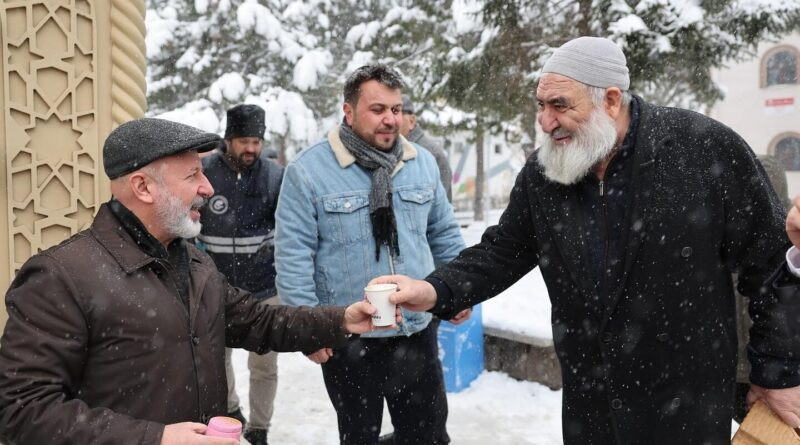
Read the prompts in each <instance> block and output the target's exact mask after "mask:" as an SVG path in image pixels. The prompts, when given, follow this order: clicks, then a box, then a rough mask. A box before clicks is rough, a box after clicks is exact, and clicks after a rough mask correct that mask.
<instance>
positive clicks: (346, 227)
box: [321, 193, 371, 244]
mask: <svg viewBox="0 0 800 445" xmlns="http://www.w3.org/2000/svg"><path fill="white" fill-rule="evenodd" d="M322 206H323V209H324V210H325V220H326V226H327V230H324V231H323V233H321V236H325V235H326V234H327V235H329V236H330V237H331V239H332V240H333V241H335V242H337V243H342V244H353V243H356V242H359V241H361V240H362V239H364V238H365V237H366V236H368V235H369V234H370V233H371V227H370V222H369V196H368V195H367V194H366V193H363V194H350V195H346V196H330V197H323V198H322Z"/></svg>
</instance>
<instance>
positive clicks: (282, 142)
mask: <svg viewBox="0 0 800 445" xmlns="http://www.w3.org/2000/svg"><path fill="white" fill-rule="evenodd" d="M275 144H276V145H277V146H278V147H277V148H278V164H281V165H286V164H287V162H288V160H287V159H286V136H276V137H275Z"/></svg>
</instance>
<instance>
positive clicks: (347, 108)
mask: <svg viewBox="0 0 800 445" xmlns="http://www.w3.org/2000/svg"><path fill="white" fill-rule="evenodd" d="M342 110H344V119H345V121H346V122H347V125H350V126H351V127H352V126H353V114H355V112H356V110H355V108H354V107H353V106H352V105H350V104H349V103H347V102H345V103H344V105H342Z"/></svg>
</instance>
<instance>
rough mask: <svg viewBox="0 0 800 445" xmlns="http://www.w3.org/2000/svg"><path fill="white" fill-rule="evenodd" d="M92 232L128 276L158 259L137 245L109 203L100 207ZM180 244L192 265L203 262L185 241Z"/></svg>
mask: <svg viewBox="0 0 800 445" xmlns="http://www.w3.org/2000/svg"><path fill="white" fill-rule="evenodd" d="M90 231H91V233H92V235H93V236H94V238H95V239H97V241H98V242H99V243H100V244H101V245H102V246H103V247H104V248H105V249H106V250H107V251H108V252H109V254H111V256H112V257H113V258H114V260H115V261H116V262H117V264H119V267H120V268H121V269H122V270H124V271H125V273H126V274H132V273H134V272H135V271H137V270H139V269H141V268H143V267H145V266H147V265H148V264H150V263H152V262H153V261H156V260H157V259H158V257H157V256H153V255H151V254H149V253H147V252H145V251H144V250H143V249H142V248H141V247H140V246H139V245H138V244H137V243H136V241H135V240H134V238H133V236H131V234H130V233H129V232H128V230H127V229H126V228H125V226H124V225H123V224H122V223H121V222H120V220H119V219H118V218H117V217H116V216H115V215H114V212H112V211H111V209H110V208H109V203H105V204H103V205H101V206H100V210H99V211H98V212H97V216H95V218H94V221H93V222H92V227H91V229H90ZM179 242H181V243H182V244H183V246H182V247H183V248H185V249H186V250H187V253H188V255H189V264H190V265H191V264H192V263H195V262H203V261H202V258H201V257H200V255H199V254H198V252H196V251H195V249H191V248H189V246H188V243H186V241H185V240H179Z"/></svg>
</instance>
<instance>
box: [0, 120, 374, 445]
mask: <svg viewBox="0 0 800 445" xmlns="http://www.w3.org/2000/svg"><path fill="white" fill-rule="evenodd" d="M220 142H221V140H220V138H219V136H217V135H215V134H211V133H204V132H202V131H200V130H198V129H196V128H192V127H189V126H186V125H181V124H177V123H174V122H169V121H166V120H161V119H149V118H144V119H137V120H134V121H131V122H127V123H125V124H122V125H120V126H119V127H117V128H116V129H115V130H114V131H112V132H111V134H110V135H109V136H108V138H107V139H106V142H105V145H104V146H103V163H104V167H105V171H106V174H107V175H108V177H109V178H110V179H111V191H112V194H113V198H112V199H111V200H110V201H109V202H107V203H105V204H103V205H101V206H100V208H99V210H98V213H97V216H96V217H95V220H94V222H93V223H92V225H91V227H90V228H89V229H87V230H84V231H82V232H79V233H78V234H76V235H74V236H72V237H71V238H69V239H67V240H65V241H64V242H62V243H61V244H59V245H58V246H55V247H52V248H50V249H47V250H45V251H44V252H41V253H38V254H36V255H34V256H32V257H31V258H30V259H29V260H28V261H26V262H25V264H24V265H23V266H22V268H21V269H20V271H19V273H18V274H17V276H16V278H15V279H14V281H13V282H12V283H11V286H10V288H9V290H8V292H7V294H6V308H7V309H8V317H9V318H8V322H7V323H6V326H5V331H4V333H3V336H2V338H1V339H0V440H2V441H3V442H5V443H9V444H130V443H139V444H159V443H160V444H176V443H187V444H188V443H207V444H231V445H233V444H235V443H238V441H236V440H234V439H223V438H212V437H206V436H204V433H205V431H206V426H205V423H207V422H208V420H209V419H210V418H211V417H213V416H218V415H224V414H225V413H226V409H225V408H226V406H225V399H226V396H227V387H226V385H225V363H224V356H225V347H226V346H227V347H231V348H234V347H235V348H245V349H248V350H251V351H255V352H259V353H264V352H267V351H268V350H275V351H297V350H302V351H313V350H317V349H319V348H321V347H331V346H335V345H337V344H342V343H344V342H346V340H347V337H348V336H349V334H351V333H363V332H367V331H370V330H371V329H372V322H371V315H370V314H371V313H372V312H374V308H373V307H372V306H370V305H369V304H368V303H365V302H361V303H358V304H354V305H352V306H350V307H348V308H333V307H329V308H292V307H287V306H278V305H270V304H263V303H260V302H259V301H258V299H257V298H255V297H254V296H253V295H252V294H251V293H249V292H247V291H244V290H241V289H238V288H235V287H233V286H231V285H230V284H228V282H227V281H226V280H225V278H224V277H223V276H222V275H221V274H220V273H219V272H218V271H217V268H216V266H215V265H214V262H213V261H212V260H211V258H209V257H208V255H206V254H204V253H203V252H201V251H200V250H198V249H197V248H195V247H194V246H193V245H191V244H189V243H187V242H186V241H185V238H191V237H194V236H196V235H197V234H198V233H199V232H200V222H199V219H200V214H199V209H200V208H201V207H202V206H203V204H204V203H205V201H206V200H207V199H208V198H209V197H210V196H212V195H213V193H214V190H213V188H212V187H211V184H209V182H208V179H207V178H206V177H205V175H204V174H203V171H202V168H201V164H200V158H199V155H198V152H204V151H208V150H212V149H214V148H216V147H218V146H219V145H220Z"/></svg>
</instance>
